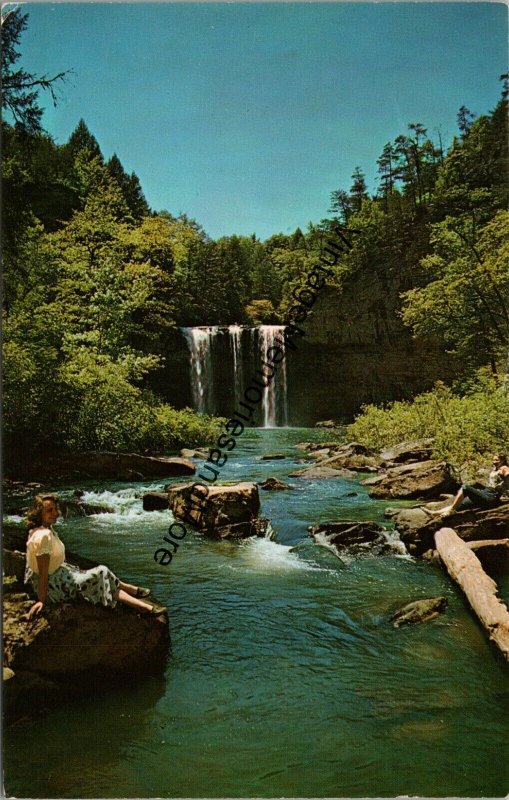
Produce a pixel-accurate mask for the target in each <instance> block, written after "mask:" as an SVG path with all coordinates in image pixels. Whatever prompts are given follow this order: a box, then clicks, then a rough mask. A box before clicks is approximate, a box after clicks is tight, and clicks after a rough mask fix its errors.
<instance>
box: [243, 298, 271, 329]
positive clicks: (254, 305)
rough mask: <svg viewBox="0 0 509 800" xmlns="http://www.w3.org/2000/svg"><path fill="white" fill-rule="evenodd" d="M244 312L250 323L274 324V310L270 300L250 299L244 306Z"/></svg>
mask: <svg viewBox="0 0 509 800" xmlns="http://www.w3.org/2000/svg"><path fill="white" fill-rule="evenodd" d="M245 312H246V317H247V319H248V322H249V323H250V324H251V325H270V324H274V321H275V311H274V306H273V305H272V303H271V302H270V300H252V301H251V302H250V303H249V304H248V305H247V306H246V308H245Z"/></svg>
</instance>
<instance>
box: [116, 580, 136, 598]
mask: <svg viewBox="0 0 509 800" xmlns="http://www.w3.org/2000/svg"><path fill="white" fill-rule="evenodd" d="M118 587H119V589H123V591H124V592H127V594H130V595H135V594H136V589H137V588H138V587H137V586H133V584H132V583H125V582H124V581H120V583H119V585H118Z"/></svg>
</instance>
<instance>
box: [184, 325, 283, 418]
mask: <svg viewBox="0 0 509 800" xmlns="http://www.w3.org/2000/svg"><path fill="white" fill-rule="evenodd" d="M226 330H227V331H228V347H229V351H230V354H231V358H232V389H233V394H234V399H235V407H236V408H237V407H238V403H239V401H240V400H241V399H242V397H243V393H244V391H245V389H246V388H247V387H248V385H249V373H248V372H247V370H245V369H244V365H243V358H242V336H243V334H244V335H245V334H247V335H248V336H249V352H250V354H251V359H250V362H251V363H250V369H251V370H253V371H252V372H251V376H252V377H256V378H257V379H258V380H260V381H261V382H263V383H267V386H266V387H265V388H264V390H263V396H262V409H261V410H262V418H263V427H264V428H277V427H278V426H286V425H288V407H287V391H286V361H285V360H283V361H282V362H280V363H279V364H276V365H274V364H273V363H272V362H271V361H270V360H268V359H267V350H268V349H269V348H270V347H278V346H280V342H281V340H282V339H283V338H284V337H283V334H284V326H283V325H260V326H259V327H258V328H250V329H247V328H242V327H241V326H240V325H229V326H228V328H227V329H226V328H222V329H221V328H219V327H218V326H217V325H212V326H207V327H196V328H182V333H183V334H184V336H185V339H186V342H187V346H188V349H189V355H190V362H191V364H190V368H191V390H192V396H193V406H194V409H195V410H196V411H199V412H200V413H202V414H214V413H217V412H218V411H219V413H222V412H221V409H219V410H218V409H216V408H215V406H214V397H215V393H214V357H213V350H214V339H215V337H216V336H217V334H218V333H220V332H225V331H226ZM258 370H259V371H258ZM273 372H274V375H273V377H272V379H271V380H269V377H270V376H271V375H272V373H273ZM244 384H245V385H244ZM227 413H228V412H227Z"/></svg>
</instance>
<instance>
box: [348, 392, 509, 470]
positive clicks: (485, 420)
mask: <svg viewBox="0 0 509 800" xmlns="http://www.w3.org/2000/svg"><path fill="white" fill-rule="evenodd" d="M508 389H509V386H508V385H507V381H504V382H502V383H499V384H497V383H496V382H495V381H494V380H493V379H490V378H486V377H481V378H480V379H479V380H478V381H477V382H476V383H475V384H473V385H471V387H470V390H469V391H468V393H467V394H466V395H464V396H459V395H457V394H454V393H453V392H452V390H451V389H449V388H447V387H445V386H444V385H443V384H441V385H437V386H436V388H435V389H434V390H433V391H431V392H426V393H425V394H421V395H418V396H417V397H416V398H415V399H414V400H413V401H397V402H394V403H390V404H389V405H387V406H386V407H377V406H374V405H368V406H364V407H363V409H362V413H361V414H360V415H359V416H358V417H357V418H356V420H355V422H354V423H353V424H352V425H350V426H349V427H348V431H347V434H348V437H349V438H352V439H355V440H356V441H359V442H362V443H363V444H365V445H367V446H368V447H373V448H375V449H380V448H383V447H390V446H392V445H395V444H398V443H399V442H402V441H408V440H411V439H421V438H427V437H433V438H434V445H433V456H434V457H435V458H437V459H439V460H444V461H447V462H448V463H450V464H452V465H453V466H454V467H455V468H456V469H457V470H458V471H459V472H460V473H461V472H464V471H465V470H467V471H468V470H471V469H472V468H473V467H474V466H477V465H480V464H481V463H482V462H483V461H486V458H487V457H488V456H489V454H490V453H494V452H506V451H507V450H509V391H508Z"/></svg>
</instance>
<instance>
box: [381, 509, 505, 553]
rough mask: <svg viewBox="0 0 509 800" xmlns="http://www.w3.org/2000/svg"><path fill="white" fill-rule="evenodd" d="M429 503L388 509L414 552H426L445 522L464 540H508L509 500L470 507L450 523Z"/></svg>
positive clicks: (454, 516) (432, 544) (391, 517)
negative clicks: (483, 507) (414, 506)
mask: <svg viewBox="0 0 509 800" xmlns="http://www.w3.org/2000/svg"><path fill="white" fill-rule="evenodd" d="M432 510H433V509H431V508H428V507H426V506H421V507H417V508H388V509H386V511H385V515H386V516H387V517H389V518H390V519H392V520H393V522H394V525H395V527H396V530H397V531H398V532H399V534H400V537H401V540H402V541H403V542H404V543H405V545H406V547H407V549H408V551H409V552H410V553H412V554H413V555H422V554H423V553H425V552H426V551H427V550H430V549H431V550H432V549H433V548H434V545H435V540H434V537H435V532H436V531H437V530H438V529H439V528H443V527H444V524H447V526H448V527H451V528H453V529H454V530H455V531H456V533H457V534H458V536H459V537H460V539H463V540H464V541H467V542H469V541H477V540H483V539H504V538H505V537H507V535H508V533H509V502H507V503H502V504H501V505H499V506H496V507H495V508H489V509H479V508H469V509H465V510H464V511H458V512H457V513H455V514H453V515H451V516H449V517H447V522H445V521H444V520H443V519H442V518H440V517H438V516H436V515H434V514H432V513H431V511H432Z"/></svg>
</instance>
